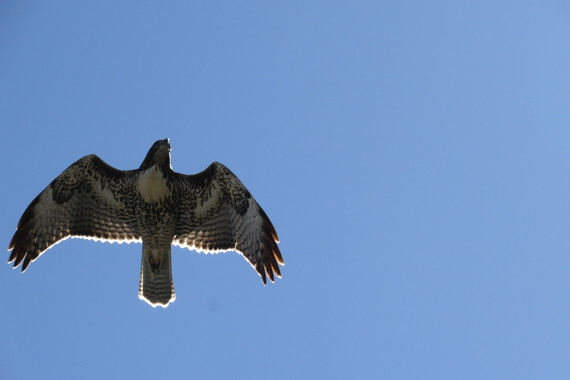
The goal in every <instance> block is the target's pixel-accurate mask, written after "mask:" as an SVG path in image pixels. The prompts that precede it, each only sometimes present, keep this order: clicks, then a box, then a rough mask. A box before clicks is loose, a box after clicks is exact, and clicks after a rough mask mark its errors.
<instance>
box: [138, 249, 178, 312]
mask: <svg viewBox="0 0 570 380" xmlns="http://www.w3.org/2000/svg"><path fill="white" fill-rule="evenodd" d="M157 253H158V254H157ZM157 256H158V258H157ZM139 298H140V299H142V300H144V301H146V302H147V303H148V304H150V305H151V306H152V307H157V306H159V305H160V306H162V307H167V306H168V304H169V303H171V302H174V300H175V299H176V294H175V293H174V283H173V281H172V264H171V259H170V247H168V249H165V250H162V252H156V250H154V251H152V250H151V249H147V248H146V247H145V246H144V245H143V255H142V263H141V275H140V282H139Z"/></svg>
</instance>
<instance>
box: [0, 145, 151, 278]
mask: <svg viewBox="0 0 570 380" xmlns="http://www.w3.org/2000/svg"><path fill="white" fill-rule="evenodd" d="M133 178H134V175H133V173H132V171H121V170H117V169H115V168H113V167H111V166H109V165H107V164H106V163H105V162H103V160H101V159H100V158H99V157H97V156H95V155H89V156H85V157H83V158H81V159H79V160H78V161H77V162H75V163H74V164H72V165H71V166H70V167H69V168H67V169H66V170H65V171H64V172H63V173H61V174H60V175H59V176H58V177H57V178H56V179H55V180H53V182H52V183H51V184H50V185H49V186H48V187H47V188H46V189H45V190H44V191H42V192H41V193H40V194H39V195H38V196H37V197H36V198H35V199H34V200H33V201H32V203H31V204H30V205H29V206H28V208H27V209H26V211H25V212H24V214H23V215H22V217H21V219H20V221H19V223H18V228H17V230H16V233H15V234H14V236H13V237H12V240H11V241H10V246H9V248H8V249H9V250H11V251H12V253H11V254H10V258H9V260H8V262H9V263H11V262H14V268H16V267H18V266H19V265H20V264H21V263H22V262H23V264H22V272H23V271H25V270H26V268H27V267H28V265H29V264H30V262H32V261H34V260H35V259H37V258H38V257H39V256H40V255H41V254H42V253H43V252H45V251H46V250H47V249H48V248H50V247H51V246H53V245H54V244H56V243H58V242H59V241H61V240H64V239H66V238H68V237H81V238H88V239H95V240H104V241H118V242H123V241H129V242H130V241H140V236H139V235H138V234H137V233H136V232H135V230H134V228H133V226H134V223H135V220H134V215H132V212H128V210H127V204H128V198H129V196H131V195H130V194H131V193H132V186H133V183H134V179H133Z"/></svg>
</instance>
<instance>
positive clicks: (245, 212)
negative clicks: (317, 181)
mask: <svg viewBox="0 0 570 380" xmlns="http://www.w3.org/2000/svg"><path fill="white" fill-rule="evenodd" d="M174 184H175V188H176V196H177V197H178V198H177V199H178V212H179V222H178V224H177V230H176V236H175V237H174V241H173V244H175V245H178V246H180V247H187V248H190V249H195V250H197V251H201V252H206V253H215V252H220V251H228V250H235V251H237V252H239V253H241V254H242V255H243V256H244V257H245V258H246V259H247V261H249V263H250V264H251V265H252V266H253V267H254V268H255V270H257V272H258V273H259V275H260V276H261V279H262V280H263V283H266V276H268V277H269V279H270V280H271V281H274V276H275V275H276V276H277V277H281V272H280V270H279V264H281V265H283V264H284V262H283V257H282V256H281V252H280V251H279V248H278V247H277V243H278V242H279V239H278V237H277V233H276V232H275V229H274V228H273V225H272V224H271V221H270V220H269V218H268V217H267V215H266V214H265V212H264V211H263V209H262V208H261V207H260V206H259V205H258V204H257V202H256V201H255V199H253V197H252V196H251V194H250V193H249V191H248V190H247V189H246V188H245V187H244V186H243V184H242V183H241V182H240V180H239V179H238V178H237V177H236V176H235V175H234V174H233V173H232V172H231V171H230V170H229V169H228V168H226V167H225V166H224V165H222V164H220V163H218V162H214V163H213V164H211V165H210V166H209V167H208V168H207V169H206V170H204V171H203V172H201V173H198V174H196V175H183V174H178V173H176V177H175V181H174Z"/></svg>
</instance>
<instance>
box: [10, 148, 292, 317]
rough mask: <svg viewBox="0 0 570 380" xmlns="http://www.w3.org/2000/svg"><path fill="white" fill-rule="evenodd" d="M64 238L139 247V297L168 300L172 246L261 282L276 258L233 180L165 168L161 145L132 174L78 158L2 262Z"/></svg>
mask: <svg viewBox="0 0 570 380" xmlns="http://www.w3.org/2000/svg"><path fill="white" fill-rule="evenodd" d="M68 237H80V238H87V239H94V240H103V241H118V242H133V241H134V242H142V244H143V253H142V263H141V275H140V283H139V297H140V298H141V299H143V300H145V301H147V302H148V303H149V304H151V305H152V306H157V305H161V306H163V307H166V306H167V305H168V304H169V303H170V302H172V301H174V299H175V293H174V285H173V282H172V270H171V265H172V264H171V263H172V261H171V246H172V244H174V245H178V246H181V247H188V248H190V249H196V250H197V251H203V252H220V251H228V250H236V251H238V252H239V253H241V254H242V255H243V256H244V257H245V258H246V259H247V260H248V261H249V262H250V263H251V265H252V266H253V267H254V268H255V269H256V270H257V271H258V273H259V274H260V276H261V278H262V280H263V282H264V283H265V282H266V275H267V276H269V278H270V279H271V280H272V281H273V279H274V275H276V276H278V277H279V276H280V270H279V264H281V265H282V264H283V258H282V257H281V253H280V252H279V249H278V247H277V242H278V238H277V234H276V232H275V229H274V228H273V225H272V224H271V222H270V221H269V218H268V217H267V215H266V214H265V212H264V211H263V210H262V209H261V207H260V206H259V205H258V204H257V202H256V201H255V200H254V199H253V197H252V196H251V194H250V193H249V191H248V190H247V189H246V188H245V187H244V186H243V185H242V184H241V182H240V181H239V179H238V178H237V177H236V176H235V175H234V174H233V173H232V172H231V171H230V170H229V169H227V168H226V167H225V166H223V165H222V164H220V163H213V164H212V165H210V166H209V167H208V168H207V169H206V170H204V171H203V172H201V173H198V174H196V175H184V174H180V173H176V172H174V171H173V170H172V169H171V167H170V144H169V142H168V140H159V141H157V142H156V143H155V144H154V145H153V146H152V147H151V149H150V150H149V152H148V154H147V156H146V158H145V160H144V161H143V163H142V164H141V167H140V168H139V169H138V170H129V171H121V170H117V169H115V168H113V167H111V166H109V165H107V164H106V163H105V162H103V161H102V160H101V159H100V158H98V157H97V156H95V155H89V156H85V157H83V158H81V159H79V160H78V161H77V162H75V163H74V164H72V165H71V166H70V167H69V168H68V169H66V170H65V171H64V172H63V173H62V174H61V175H60V176H58V177H57V178H56V179H55V180H54V181H53V182H52V183H51V184H50V185H49V186H48V187H47V188H46V189H45V190H44V191H43V192H42V193H40V195H38V196H37V197H36V199H34V200H33V201H32V203H31V204H30V205H29V206H28V208H27V209H26V211H25V212H24V214H23V215H22V218H21V219H20V222H19V224H18V229H17V230H16V233H15V234H14V237H13V238H12V241H11V242H10V246H9V249H10V250H12V253H11V255H10V259H9V262H14V267H17V266H18V265H20V264H21V263H22V271H25V270H26V268H27V267H28V265H29V264H30V262H32V261H34V260H35V259H37V258H38V257H39V256H40V255H41V254H42V253H43V252H44V251H45V250H47V249H48V248H50V247H51V246H53V245H54V244H56V243H58V242H59V241H61V240H63V239H66V238H68Z"/></svg>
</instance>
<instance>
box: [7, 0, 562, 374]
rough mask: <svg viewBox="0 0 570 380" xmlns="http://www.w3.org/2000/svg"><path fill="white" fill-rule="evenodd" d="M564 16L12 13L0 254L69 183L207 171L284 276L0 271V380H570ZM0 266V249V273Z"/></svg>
mask: <svg viewBox="0 0 570 380" xmlns="http://www.w3.org/2000/svg"><path fill="white" fill-rule="evenodd" d="M569 21H570V7H569V6H568V4H566V3H565V2H563V1H480V2H466V1H436V2H424V1H393V2H380V1H370V2H366V1H353V2H342V1H305V2H289V1H243V2H219V1H218V2H206V1H201V2H193V1H192V2H190V1H169V2H156V1H136V2H135V1H123V2H110V1H98V2H73V1H57V2H28V1H18V2H16V1H14V2H3V3H2V4H1V5H0V83H1V85H0V125H1V126H2V129H1V132H0V133H1V137H2V142H3V144H2V147H3V149H2V152H1V153H0V155H1V156H0V165H1V168H2V172H3V180H2V181H3V182H2V183H3V186H1V187H0V195H1V197H2V199H4V201H3V203H2V209H3V212H2V217H1V218H0V223H1V225H0V227H1V228H0V241H3V242H4V244H5V246H6V247H7V246H8V242H9V240H10V238H11V236H12V234H13V232H14V230H15V227H16V224H17V221H18V219H19V217H20V215H21V214H22V212H23V211H24V209H25V207H26V206H27V205H28V204H29V202H30V201H31V200H32V199H33V198H34V197H35V196H36V195H37V194H38V193H39V192H40V191H41V190H42V189H43V188H44V187H45V186H46V185H48V184H49V182H50V181H51V180H52V179H53V178H55V177H56V176H57V175H58V174H59V173H61V171H62V170H64V169H65V168H66V167H67V166H68V165H70V164H71V163H72V162H74V161H75V160H77V159H78V158H80V157H82V156H84V155H86V154H90V153H95V154H97V155H99V156H100V157H101V158H103V159H104V160H105V161H106V162H108V163H109V164H111V165H113V166H115V167H117V168H120V169H132V168H136V167H138V166H139V165H140V163H141V162H142V159H143V158H144V155H145V154H146V152H147V150H148V148H149V147H150V145H151V144H152V143H153V142H154V141H155V140H157V139H161V138H166V137H169V138H170V140H171V144H172V165H173V168H174V169H175V170H176V171H179V172H183V173H195V172H198V171H201V170H203V169H204V168H205V167H206V166H207V165H208V164H209V163H210V162H212V161H220V162H222V163H224V164H225V165H227V166H228V167H229V168H230V169H231V170H232V171H234V172H235V173H236V174H237V175H238V176H239V177H240V179H241V180H242V181H243V182H244V184H245V185H246V186H247V187H248V188H249V190H250V191H251V192H252V194H253V195H254V196H255V198H256V199H257V200H258V202H259V203H260V204H261V205H262V206H263V208H264V209H265V211H266V212H267V213H268V215H269V216H270V218H271V220H272V221H273V223H274V225H275V227H276V229H277V231H278V233H279V236H280V238H281V244H280V248H281V250H282V253H283V256H284V258H285V262H286V266H285V267H284V268H283V271H282V272H283V279H281V280H278V281H277V282H276V283H275V284H270V285H268V286H267V287H263V285H262V283H261V282H260V280H259V277H258V276H257V275H256V273H255V272H254V271H253V270H252V268H251V267H250V266H249V265H248V264H247V263H246V262H245V261H244V260H243V259H242V258H241V257H240V256H239V255H237V254H234V253H227V254H223V255H209V256H206V255H203V254H198V253H196V252H191V251H188V250H182V249H180V248H177V247H174V248H173V273H174V281H175V286H176V290H177V299H176V302H174V304H172V305H171V306H170V307H169V308H168V309H165V310H163V309H152V308H151V307H149V306H148V305H147V304H146V303H144V302H142V301H140V300H139V299H138V297H137V288H138V276H139V265H140V254H141V246H140V245H135V244H131V245H126V244H123V245H118V244H103V243H94V242H91V241H84V240H76V239H74V240H67V241H65V242H64V243H62V244H59V245H57V246H55V247H54V248H52V249H51V250H49V251H48V252H47V253H45V255H43V256H42V257H41V258H40V259H39V260H38V261H36V262H35V263H33V264H32V265H31V266H30V268H29V270H28V271H27V272H26V273H25V274H23V275H21V274H20V273H19V271H14V270H11V269H10V266H8V265H6V266H5V267H4V268H2V270H1V272H2V273H1V274H0V292H1V295H2V297H1V302H0V322H1V324H2V326H3V328H2V332H0V377H1V378H10V379H37V378H43V379H62V378H82V379H101V378H106V377H114V378H119V377H121V378H135V377H136V378H140V379H147V378H148V379H150V378H157V376H160V377H161V378H173V379H176V378H184V379H187V378H200V379H222V378H223V379H226V378H249V379H261V378H274V379H292V378H333V379H346V378H366V379H438V380H440V379H458V378H461V379H506V378H516V379H537V378H545V379H546V378H548V379H567V378H569V377H570V360H568V359H569V356H568V355H569V352H570V329H569V328H568V321H570V234H569V230H570V202H569V194H570V123H569V120H570V74H569V73H570V71H569V70H568V68H569V67H570V48H569V47H568V41H570V22H569ZM7 258H8V253H6V255H5V259H6V260H7Z"/></svg>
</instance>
